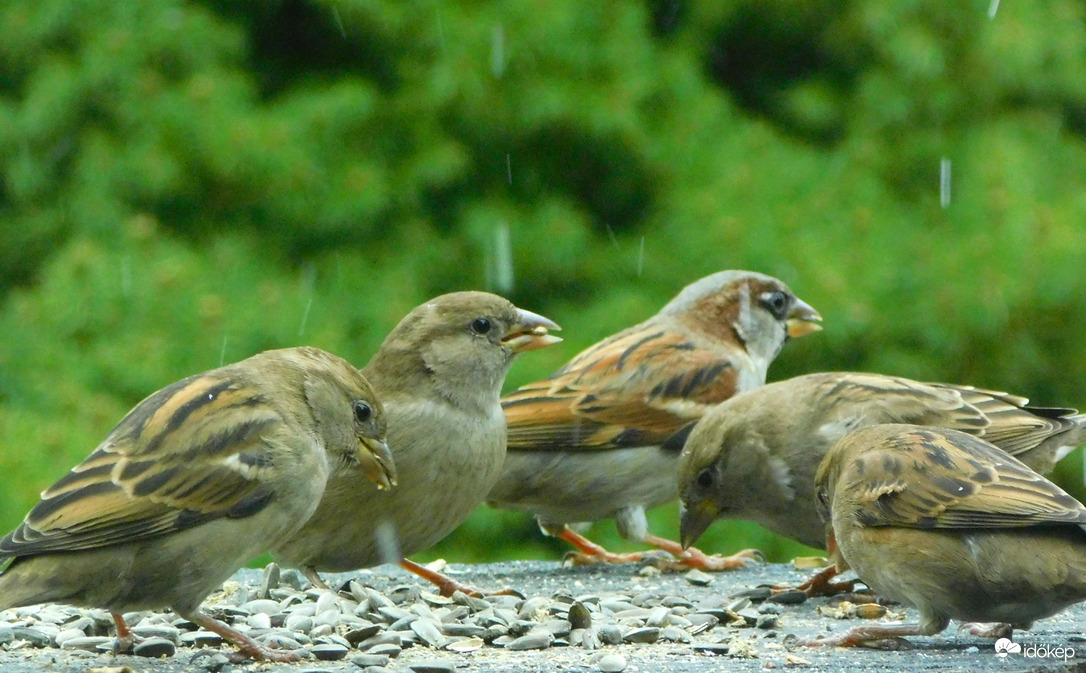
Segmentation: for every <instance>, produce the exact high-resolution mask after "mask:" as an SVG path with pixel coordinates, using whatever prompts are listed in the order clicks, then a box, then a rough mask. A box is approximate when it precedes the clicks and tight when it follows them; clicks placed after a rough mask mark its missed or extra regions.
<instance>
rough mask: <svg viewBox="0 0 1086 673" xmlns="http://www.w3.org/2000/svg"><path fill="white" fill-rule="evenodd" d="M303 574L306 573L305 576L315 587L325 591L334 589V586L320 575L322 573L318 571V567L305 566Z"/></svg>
mask: <svg viewBox="0 0 1086 673" xmlns="http://www.w3.org/2000/svg"><path fill="white" fill-rule="evenodd" d="M302 574H303V575H305V578H306V579H307V580H309V583H310V584H311V585H313V587H314V588H317V589H323V590H325V591H331V590H332V587H330V586H328V583H327V582H325V581H324V578H322V577H321V576H320V573H318V572H317V569H316V568H314V567H313V566H305V567H304V568H302Z"/></svg>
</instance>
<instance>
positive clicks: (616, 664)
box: [595, 654, 626, 673]
mask: <svg viewBox="0 0 1086 673" xmlns="http://www.w3.org/2000/svg"><path fill="white" fill-rule="evenodd" d="M595 664H596V666H597V667H599V669H600V673H621V672H622V671H624V670H626V657H624V656H622V655H621V654H605V655H603V656H602V657H600V658H599V659H597V660H596V662H595Z"/></svg>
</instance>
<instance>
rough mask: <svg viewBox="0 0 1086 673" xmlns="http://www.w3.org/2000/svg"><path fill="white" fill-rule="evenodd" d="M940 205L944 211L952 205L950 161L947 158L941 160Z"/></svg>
mask: <svg viewBox="0 0 1086 673" xmlns="http://www.w3.org/2000/svg"><path fill="white" fill-rule="evenodd" d="M939 205H940V206H941V207H942V208H944V209H945V208H946V207H947V206H949V205H950V159H948V158H946V157H943V158H942V159H940V160H939Z"/></svg>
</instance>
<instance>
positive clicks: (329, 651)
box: [309, 643, 350, 661]
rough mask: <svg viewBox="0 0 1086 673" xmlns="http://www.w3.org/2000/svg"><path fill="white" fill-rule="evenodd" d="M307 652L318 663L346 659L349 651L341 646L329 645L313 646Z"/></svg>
mask: <svg viewBox="0 0 1086 673" xmlns="http://www.w3.org/2000/svg"><path fill="white" fill-rule="evenodd" d="M309 651H310V652H311V653H312V654H313V656H314V657H315V658H316V659H317V660H319V661H339V660H340V659H344V658H346V656H347V653H348V652H350V649H349V648H346V647H343V646H342V645H334V644H330V643H329V644H325V645H314V646H313V647H311V648H309Z"/></svg>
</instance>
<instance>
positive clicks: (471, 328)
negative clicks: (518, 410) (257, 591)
mask: <svg viewBox="0 0 1086 673" xmlns="http://www.w3.org/2000/svg"><path fill="white" fill-rule="evenodd" d="M548 329H559V328H558V325H556V324H554V323H553V322H551V321H550V320H548V319H546V318H544V317H543V316H539V315H536V314H534V313H531V312H529V311H525V310H523V309H519V308H517V307H516V306H514V305H513V304H512V303H511V302H509V301H508V300H506V299H503V298H501V297H498V296H496V295H493V294H488V293H485V292H455V293H451V294H445V295H441V296H440V297H437V298H435V299H432V300H430V301H428V302H426V303H424V304H422V305H421V306H419V307H417V308H415V309H414V310H413V311H411V312H410V313H409V314H408V315H407V316H405V317H404V319H403V320H401V321H400V323H399V324H398V325H397V326H396V328H395V329H393V330H392V332H391V333H390V334H389V335H388V337H387V338H386V339H385V341H384V343H382V344H381V347H380V349H379V350H378V351H377V353H376V354H375V355H374V356H373V358H372V359H371V360H370V362H369V364H367V365H366V367H365V368H364V369H363V373H364V374H365V375H366V378H368V379H369V380H370V381H371V382H372V383H373V386H374V388H375V389H376V390H377V393H378V394H379V395H380V397H381V401H382V403H383V404H384V406H385V410H386V413H387V417H388V445H389V448H390V449H391V451H392V455H393V456H394V457H395V461H396V467H397V470H398V477H399V484H398V486H397V487H396V488H395V489H394V490H392V491H390V492H387V493H378V492H377V490H376V489H375V488H374V487H373V485H372V484H371V483H369V482H368V481H367V480H365V479H361V478H359V476H358V475H351V474H343V475H339V476H334V477H333V478H332V479H331V480H329V483H328V488H327V489H326V491H325V494H324V497H323V499H322V500H321V503H320V507H319V508H318V509H317V512H316V513H315V514H314V515H313V517H312V518H311V519H310V520H309V522H308V523H307V524H306V525H305V526H304V527H303V528H302V529H301V530H299V531H298V532H297V533H295V534H294V535H292V536H290V538H289V539H287V540H285V541H284V542H283V543H282V544H280V545H278V546H277V547H276V549H275V550H274V553H275V555H276V556H277V557H278V558H280V559H282V560H283V561H285V562H287V563H291V564H293V565H295V566H298V567H301V568H303V569H305V571H306V574H307V575H308V576H309V578H310V580H311V581H313V582H314V583H320V584H323V583H322V582H321V581H320V578H319V576H318V575H317V572H318V571H323V570H327V571H343V570H353V569H355V568H365V567H370V566H374V565H379V564H381V563H399V565H400V566H401V567H403V568H405V569H407V570H409V571H411V572H414V573H416V574H419V575H422V576H424V577H425V578H426V579H427V580H430V581H433V582H436V583H437V584H439V586H440V588H441V591H442V593H445V594H452V593H453V592H454V591H456V590H458V589H462V590H467V591H474V589H472V588H470V587H463V586H461V585H459V584H458V583H456V582H455V581H453V580H452V579H450V578H448V577H444V576H441V575H437V574H434V573H427V572H426V570H425V569H424V568H422V567H421V566H418V565H417V564H415V563H413V562H411V561H409V560H407V559H405V558H404V556H408V555H411V554H415V553H417V552H420V551H424V550H425V549H427V548H429V547H430V546H431V545H433V544H435V543H436V542H438V541H439V540H440V539H441V538H443V537H445V536H446V535H447V534H448V533H450V532H451V531H452V530H453V529H454V528H456V526H458V525H460V524H461V523H462V522H463V521H464V520H465V519H466V518H467V517H468V515H469V514H471V512H472V511H473V510H474V509H475V507H477V506H478V505H479V504H480V503H481V502H482V501H483V497H484V496H485V495H486V493H487V490H488V489H489V488H490V485H491V484H493V483H494V480H495V479H497V477H498V474H499V471H500V470H501V465H502V460H503V459H504V457H505V418H504V417H503V416H502V411H501V405H500V403H499V396H500V394H501V387H502V384H503V383H504V381H505V375H506V373H507V372H508V371H509V367H510V365H511V364H512V362H513V359H514V357H516V355H517V354H518V353H522V352H525V351H529V350H534V349H537V348H543V347H545V346H549V345H551V344H553V343H557V342H559V341H561V339H559V338H558V337H557V336H554V335H551V334H548V332H547V331H548Z"/></svg>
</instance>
